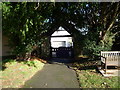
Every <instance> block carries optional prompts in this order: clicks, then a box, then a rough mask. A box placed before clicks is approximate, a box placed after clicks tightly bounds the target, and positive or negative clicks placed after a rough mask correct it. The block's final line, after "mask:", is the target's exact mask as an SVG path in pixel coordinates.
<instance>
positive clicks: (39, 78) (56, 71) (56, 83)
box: [23, 63, 79, 88]
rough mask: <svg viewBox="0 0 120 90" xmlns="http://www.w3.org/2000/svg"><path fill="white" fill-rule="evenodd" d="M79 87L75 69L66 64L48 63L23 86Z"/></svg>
mask: <svg viewBox="0 0 120 90" xmlns="http://www.w3.org/2000/svg"><path fill="white" fill-rule="evenodd" d="M30 87H31V88H79V84H78V81H77V76H76V73H75V71H74V70H72V69H69V68H68V67H67V66H66V65H64V64H60V63H59V64H46V65H45V66H44V68H43V69H42V70H41V71H39V72H37V73H36V74H35V75H34V76H33V77H32V78H31V79H30V80H28V81H26V82H25V85H24V87H23V88H30Z"/></svg>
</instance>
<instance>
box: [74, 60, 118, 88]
mask: <svg viewBox="0 0 120 90" xmlns="http://www.w3.org/2000/svg"><path fill="white" fill-rule="evenodd" d="M88 63H89V64H88ZM88 63H74V67H77V68H76V72H77V75H78V78H79V83H80V87H81V88H120V86H119V83H118V82H119V80H118V76H116V77H104V76H102V75H101V74H100V73H98V71H97V70H96V67H95V65H94V66H92V65H93V64H91V63H90V62H88Z"/></svg>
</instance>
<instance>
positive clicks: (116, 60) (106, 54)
mask: <svg viewBox="0 0 120 90" xmlns="http://www.w3.org/2000/svg"><path fill="white" fill-rule="evenodd" d="M101 61H102V63H103V64H105V73H106V71H107V67H108V66H117V67H119V66H120V51H101Z"/></svg>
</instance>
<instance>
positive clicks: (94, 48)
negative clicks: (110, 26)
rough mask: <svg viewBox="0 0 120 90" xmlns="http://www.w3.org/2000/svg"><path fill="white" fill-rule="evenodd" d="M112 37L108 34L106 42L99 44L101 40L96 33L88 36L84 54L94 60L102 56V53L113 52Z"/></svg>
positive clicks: (85, 41)
mask: <svg viewBox="0 0 120 90" xmlns="http://www.w3.org/2000/svg"><path fill="white" fill-rule="evenodd" d="M110 35H111V34H109V33H107V36H106V39H105V41H101V42H98V40H99V39H98V35H97V34H96V33H91V34H89V35H87V36H86V38H85V40H84V47H83V54H85V55H88V56H90V57H92V58H94V56H100V51H109V50H111V48H112V45H113V41H114V38H113V37H110Z"/></svg>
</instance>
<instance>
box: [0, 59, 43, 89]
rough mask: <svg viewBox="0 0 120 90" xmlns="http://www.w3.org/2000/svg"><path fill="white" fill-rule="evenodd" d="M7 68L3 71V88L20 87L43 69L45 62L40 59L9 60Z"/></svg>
mask: <svg viewBox="0 0 120 90" xmlns="http://www.w3.org/2000/svg"><path fill="white" fill-rule="evenodd" d="M5 67H6V69H5V70H4V71H1V72H2V87H3V88H20V87H21V85H24V82H25V81H26V80H28V79H30V78H31V77H32V76H33V75H34V74H35V73H36V72H37V71H39V70H42V68H43V67H44V63H41V62H40V61H37V60H36V61H32V62H31V61H28V62H25V61H24V62H17V61H15V60H13V61H12V62H7V63H6V64H5Z"/></svg>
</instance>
